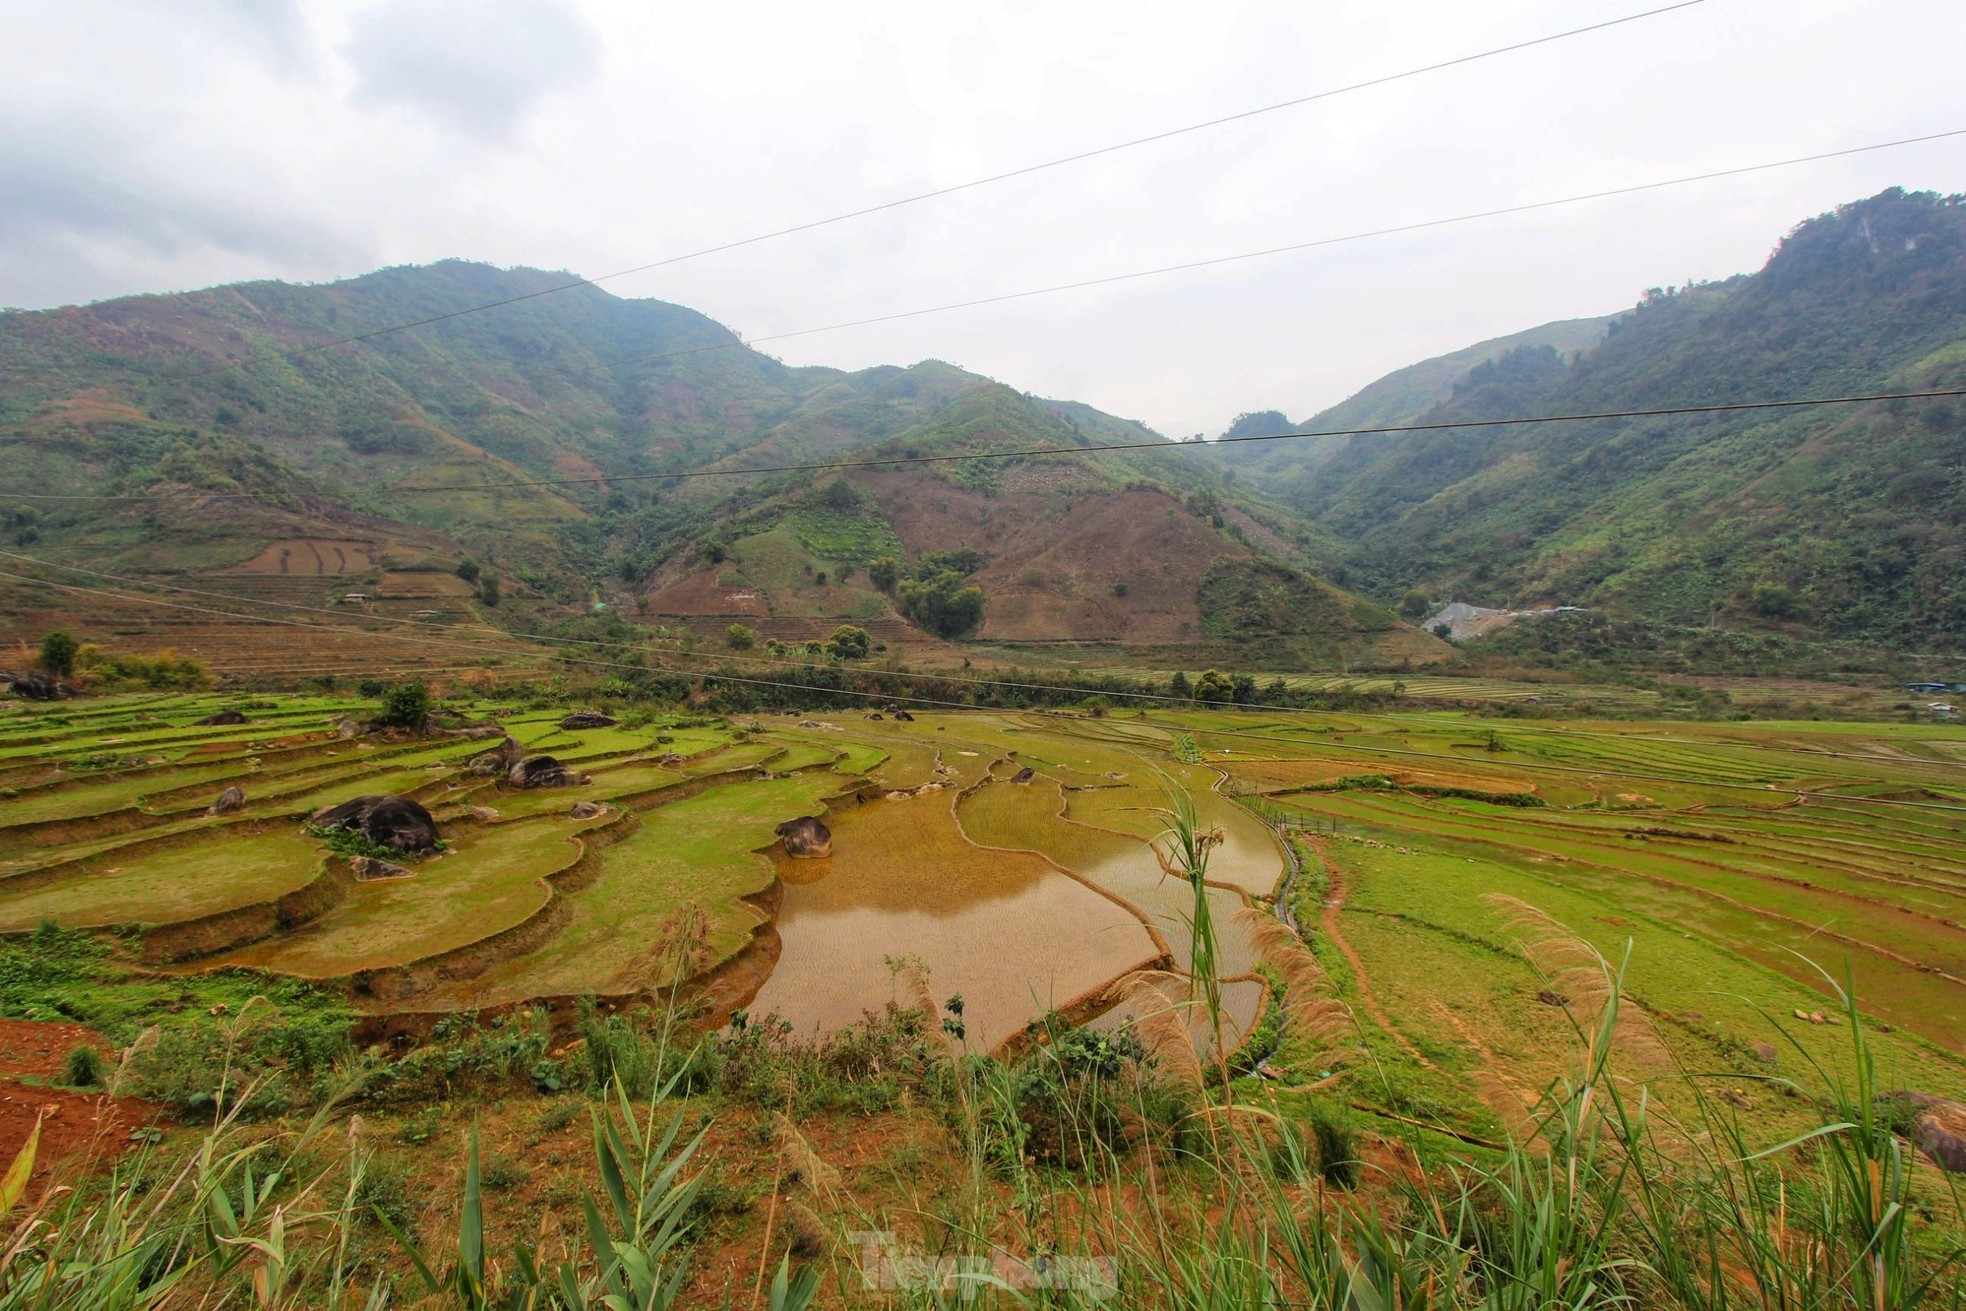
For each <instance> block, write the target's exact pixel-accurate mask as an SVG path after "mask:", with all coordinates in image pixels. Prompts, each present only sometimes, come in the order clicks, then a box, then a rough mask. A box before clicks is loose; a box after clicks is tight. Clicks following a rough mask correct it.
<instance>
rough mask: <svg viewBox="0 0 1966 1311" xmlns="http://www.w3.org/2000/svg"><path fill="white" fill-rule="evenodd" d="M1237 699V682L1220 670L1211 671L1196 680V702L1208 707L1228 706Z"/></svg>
mask: <svg viewBox="0 0 1966 1311" xmlns="http://www.w3.org/2000/svg"><path fill="white" fill-rule="evenodd" d="M1235 699H1236V685H1235V681H1234V680H1233V679H1231V678H1230V677H1229V676H1228V675H1227V674H1225V673H1223V672H1222V671H1221V670H1219V669H1211V670H1208V671H1207V672H1206V673H1204V674H1203V675H1202V676H1201V677H1200V678H1198V679H1196V680H1195V700H1197V701H1200V702H1203V703H1204V704H1206V705H1212V706H1222V705H1228V704H1229V703H1230V702H1232V701H1234V700H1235Z"/></svg>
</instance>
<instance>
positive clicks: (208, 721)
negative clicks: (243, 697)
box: [196, 710, 246, 728]
mask: <svg viewBox="0 0 1966 1311" xmlns="http://www.w3.org/2000/svg"><path fill="white" fill-rule="evenodd" d="M245 722H246V714H245V712H244V711H243V710H221V711H219V712H218V713H217V714H215V715H206V716H205V717H204V718H203V719H200V720H198V721H196V723H197V727H199V728H216V727H218V726H219V725H220V724H243V723H245Z"/></svg>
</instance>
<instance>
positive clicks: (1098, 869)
mask: <svg viewBox="0 0 1966 1311" xmlns="http://www.w3.org/2000/svg"><path fill="white" fill-rule="evenodd" d="M1081 795H1082V794H1081ZM1062 804H1063V797H1062V795H1061V793H1060V791H1059V789H1058V787H1057V785H1056V784H1055V783H1051V782H1049V781H1046V780H1040V781H1039V782H1037V783H1033V784H1030V785H1025V786H1020V785H1016V784H1008V785H998V784H992V785H990V786H988V787H985V788H983V789H982V790H981V791H979V792H976V793H974V794H973V795H971V796H969V797H966V798H964V799H963V802H962V804H961V806H960V807H959V808H958V810H957V817H958V818H959V819H960V820H961V821H962V825H963V829H964V831H965V832H967V833H968V834H969V836H970V837H971V838H972V839H973V840H974V841H976V842H979V843H982V844H984V845H985V846H992V847H1008V848H1011V849H1013V850H1019V851H1036V852H1040V853H1042V854H1044V855H1046V856H1049V857H1050V858H1051V859H1052V860H1054V861H1056V862H1057V863H1058V864H1059V865H1061V866H1064V867H1065V868H1067V869H1071V870H1074V871H1076V872H1077V873H1078V874H1080V875H1081V876H1083V877H1084V878H1085V879H1086V881H1087V882H1089V883H1091V884H1093V885H1094V886H1095V887H1098V888H1100V889H1102V890H1104V891H1106V892H1109V893H1111V894H1112V895H1113V896H1116V897H1119V898H1120V899H1121V900H1123V901H1125V902H1126V903H1127V904H1129V905H1131V906H1133V907H1134V908H1136V909H1137V910H1139V911H1140V912H1141V913H1142V914H1143V915H1145V916H1146V917H1147V918H1148V919H1149V920H1151V921H1152V922H1153V924H1154V926H1155V927H1156V928H1158V929H1159V930H1160V933H1161V936H1162V937H1163V938H1165V939H1166V940H1167V945H1168V947H1169V949H1170V951H1171V953H1172V955H1173V957H1174V963H1175V966H1176V968H1178V969H1181V970H1186V969H1188V968H1189V966H1190V964H1191V961H1192V957H1193V935H1192V932H1191V928H1190V917H1191V916H1192V915H1193V914H1194V894H1193V892H1192V891H1191V890H1190V888H1189V886H1188V884H1187V883H1186V882H1185V881H1183V880H1181V879H1175V878H1169V877H1168V876H1167V875H1166V874H1164V873H1162V872H1161V868H1160V862H1159V861H1157V860H1155V859H1154V854H1153V852H1152V851H1151V850H1150V849H1149V848H1148V846H1147V844H1146V843H1145V842H1144V841H1142V840H1140V839H1138V838H1132V837H1128V836H1126V835H1124V834H1120V833H1114V832H1110V831H1108V830H1106V829H1101V828H1095V827H1092V826H1090V825H1087V824H1080V823H1076V822H1073V821H1070V820H1065V819H1061V818H1059V810H1060V809H1061V806H1062ZM1262 836H1263V837H1264V838H1265V840H1266V841H1267V836H1268V835H1267V833H1264V834H1263V835H1262ZM1232 840H1233V835H1232ZM1271 850H1272V867H1271V870H1270V872H1269V876H1268V885H1267V886H1274V885H1275V883H1276V881H1277V877H1278V870H1277V868H1276V864H1275V857H1274V848H1271ZM1209 866H1210V874H1211V876H1213V874H1214V866H1215V861H1214V858H1213V856H1211V859H1210V861H1209ZM1208 899H1209V908H1210V911H1211V912H1212V914H1213V918H1214V922H1215V936H1216V944H1217V958H1218V960H1219V961H1220V962H1221V971H1222V974H1223V976H1224V977H1233V976H1235V975H1238V974H1246V973H1248V972H1250V971H1251V970H1253V969H1254V968H1255V967H1256V957H1257V953H1256V947H1255V943H1254V942H1253V941H1252V940H1251V938H1250V935H1249V932H1248V930H1247V929H1246V928H1244V927H1243V926H1242V924H1241V923H1240V922H1239V918H1238V914H1237V913H1238V912H1239V911H1241V910H1242V909H1243V904H1244V903H1243V901H1242V898H1241V897H1239V896H1237V895H1236V894H1235V893H1234V892H1232V891H1230V890H1229V889H1227V888H1210V889H1209V890H1208ZM1260 997H1261V990H1260V989H1258V988H1255V987H1253V986H1251V987H1239V988H1231V989H1227V990H1225V991H1224V993H1223V999H1224V1005H1225V1007H1226V1008H1227V1010H1228V1012H1229V1017H1230V1019H1231V1021H1232V1022H1233V1024H1234V1026H1235V1027H1236V1028H1237V1029H1238V1031H1240V1029H1241V1028H1244V1027H1247V1026H1248V1025H1249V1024H1251V1023H1252V1022H1253V1021H1254V1019H1255V1014H1256V1007H1257V1005H1258V1004H1259V1002H1260Z"/></svg>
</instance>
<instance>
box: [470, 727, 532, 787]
mask: <svg viewBox="0 0 1966 1311" xmlns="http://www.w3.org/2000/svg"><path fill="white" fill-rule="evenodd" d="M525 758H526V749H525V748H524V747H522V746H520V745H519V739H518V738H516V737H508V738H506V739H505V740H504V741H503V742H500V743H499V744H498V745H497V746H495V747H493V748H492V749H491V750H490V751H480V752H479V753H478V754H477V755H475V756H473V757H471V759H469V760H467V761H465V762H464V772H465V773H467V774H471V775H474V776H475V777H478V778H496V777H497V776H498V775H500V774H504V773H507V772H509V771H510V770H511V768H512V766H514V765H516V764H518V763H519V762H520V761H521V760H524V759H525Z"/></svg>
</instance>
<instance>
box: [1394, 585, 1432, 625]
mask: <svg viewBox="0 0 1966 1311" xmlns="http://www.w3.org/2000/svg"><path fill="white" fill-rule="evenodd" d="M1432 604H1433V603H1432V602H1431V601H1429V600H1428V599H1427V594H1426V593H1425V592H1423V591H1421V590H1420V589H1419V588H1417V587H1415V588H1413V589H1411V590H1410V591H1408V592H1407V593H1406V595H1405V596H1402V597H1400V598H1399V613H1400V615H1401V616H1402V617H1403V618H1406V619H1425V618H1426V617H1427V611H1428V610H1429V609H1430V608H1431V607H1432Z"/></svg>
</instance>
